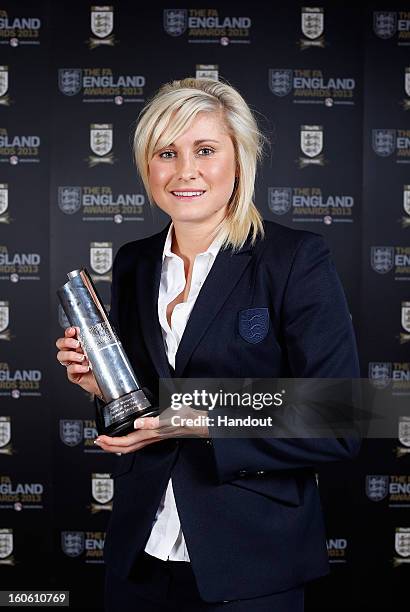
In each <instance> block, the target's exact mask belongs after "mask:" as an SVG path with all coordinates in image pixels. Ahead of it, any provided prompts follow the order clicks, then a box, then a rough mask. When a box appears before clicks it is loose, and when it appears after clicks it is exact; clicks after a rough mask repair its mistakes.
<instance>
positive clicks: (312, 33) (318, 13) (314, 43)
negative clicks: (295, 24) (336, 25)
mask: <svg viewBox="0 0 410 612" xmlns="http://www.w3.org/2000/svg"><path fill="white" fill-rule="evenodd" d="M301 11H302V13H301V28H302V34H303V36H304V38H300V39H299V47H300V49H301V50H302V51H304V50H305V49H309V48H311V47H324V46H325V44H326V43H325V37H324V31H325V13H324V10H323V8H319V7H313V6H303V7H302V9H301Z"/></svg>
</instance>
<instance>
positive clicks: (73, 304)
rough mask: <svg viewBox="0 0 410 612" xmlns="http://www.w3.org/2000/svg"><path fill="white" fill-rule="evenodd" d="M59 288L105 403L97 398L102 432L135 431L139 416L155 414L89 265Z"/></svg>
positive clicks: (65, 309)
mask: <svg viewBox="0 0 410 612" xmlns="http://www.w3.org/2000/svg"><path fill="white" fill-rule="evenodd" d="M67 276H68V279H69V280H68V282H67V283H65V285H63V286H62V287H61V289H59V290H58V291H57V295H58V297H59V299H60V302H61V305H62V307H63V309H64V312H65V314H66V316H67V319H68V321H69V323H70V325H71V326H72V327H76V328H77V337H78V340H79V341H80V343H81V347H82V349H83V351H84V353H85V355H86V356H87V358H88V361H89V363H90V367H91V370H92V371H93V374H94V376H95V379H96V381H97V384H98V386H99V388H100V390H101V393H102V396H103V398H104V401H105V404H104V403H102V402H97V404H98V406H97V430H98V433H99V434H106V435H110V436H119V435H124V434H126V433H128V432H130V431H133V422H134V420H135V419H136V418H137V417H141V416H154V415H156V414H158V411H157V410H156V409H155V408H153V407H152V406H151V404H150V402H149V400H148V399H147V397H146V395H145V393H144V391H143V390H142V389H141V387H140V385H139V383H138V380H137V378H136V376H135V374H134V372H133V369H132V367H131V364H130V362H129V360H128V357H127V355H126V354H125V351H124V348H123V346H122V344H121V342H120V341H119V339H118V336H117V334H116V332H115V330H114V328H113V327H112V325H111V323H110V322H109V320H108V316H107V313H106V311H105V308H104V305H103V304H102V302H101V300H100V298H99V296H98V294H97V291H96V289H95V287H94V284H93V282H92V280H91V278H90V275H89V274H88V272H87V270H86V269H85V268H83V269H81V270H73V271H72V272H69V273H68V274H67Z"/></svg>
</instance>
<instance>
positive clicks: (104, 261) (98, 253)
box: [90, 242, 112, 283]
mask: <svg viewBox="0 0 410 612" xmlns="http://www.w3.org/2000/svg"><path fill="white" fill-rule="evenodd" d="M90 266H91V269H92V270H93V272H94V274H92V275H91V278H92V279H93V281H94V282H95V283H98V282H100V281H106V282H107V283H110V282H111V280H112V273H111V268H112V242H90Z"/></svg>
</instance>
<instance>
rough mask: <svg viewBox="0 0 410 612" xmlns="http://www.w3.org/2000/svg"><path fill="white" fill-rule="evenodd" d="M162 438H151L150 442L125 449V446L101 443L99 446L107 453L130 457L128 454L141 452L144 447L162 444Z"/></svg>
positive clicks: (146, 441) (132, 445)
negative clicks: (157, 443)
mask: <svg viewBox="0 0 410 612" xmlns="http://www.w3.org/2000/svg"><path fill="white" fill-rule="evenodd" d="M161 441H162V440H161V438H151V439H150V440H144V441H143V442H137V443H135V444H131V445H130V446H128V447H126V448H124V447H123V446H116V445H112V444H111V445H108V444H104V443H103V442H101V443H100V444H99V446H100V448H102V449H103V450H104V451H105V452H107V453H117V454H120V455H128V453H133V452H135V451H138V450H141V448H144V446H148V445H149V444H155V443H156V442H161Z"/></svg>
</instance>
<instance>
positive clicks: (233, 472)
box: [210, 234, 360, 482]
mask: <svg viewBox="0 0 410 612" xmlns="http://www.w3.org/2000/svg"><path fill="white" fill-rule="evenodd" d="M280 317H281V333H282V337H283V348H284V350H285V351H286V353H287V358H288V363H289V367H290V371H291V376H292V377H293V378H346V379H351V378H358V377H359V376H360V373H359V364H358V356H357V348H356V342H355V337H354V332H353V326H352V322H351V317H350V313H349V309H348V307H347V302H346V298H345V295H344V292H343V288H342V285H341V282H340V280H339V278H338V275H337V272H336V270H335V266H334V264H333V261H332V259H331V257H330V252H329V249H328V248H327V246H326V244H325V242H324V240H323V238H322V237H321V236H319V235H316V234H308V235H307V237H305V238H304V239H303V240H302V241H301V242H300V243H299V246H298V248H297V249H296V251H295V254H294V256H293V262H292V265H291V268H290V272H289V275H288V279H287V283H286V288H285V291H284V296H283V300H282V309H281V313H280ZM213 433H214V435H215V434H216V432H213V431H212V427H211V428H210V436H211V437H212V445H213V450H214V456H215V462H216V466H217V471H218V477H219V480H220V482H226V481H229V480H232V479H236V478H238V477H243V476H246V475H249V476H252V475H254V474H256V473H258V472H259V473H260V472H262V473H263V471H273V470H287V469H299V468H306V467H313V466H315V465H317V464H320V463H324V462H330V461H340V460H343V459H348V458H352V457H354V456H355V455H356V454H357V453H358V451H359V448H360V437H359V436H358V435H355V434H354V435H352V436H350V432H349V436H348V437H344V438H337V437H334V438H313V437H312V438H308V437H306V438H305V437H304V438H252V439H251V438H236V439H232V438H229V439H228V438H221V437H213V435H212V434H213Z"/></svg>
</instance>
